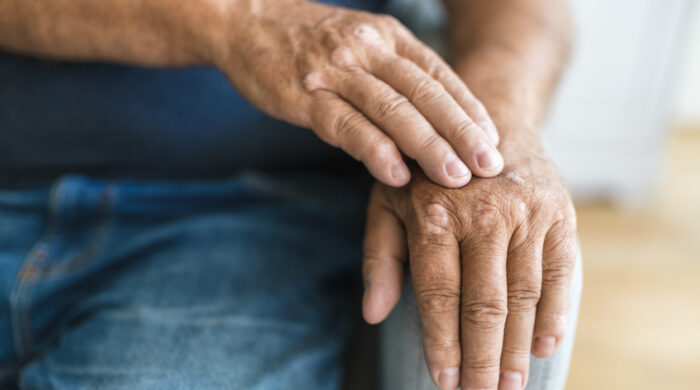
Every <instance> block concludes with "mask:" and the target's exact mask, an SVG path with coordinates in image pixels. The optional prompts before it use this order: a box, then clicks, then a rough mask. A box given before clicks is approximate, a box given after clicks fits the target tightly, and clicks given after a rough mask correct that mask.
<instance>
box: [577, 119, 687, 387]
mask: <svg viewBox="0 0 700 390" xmlns="http://www.w3.org/2000/svg"><path fill="white" fill-rule="evenodd" d="M668 155H669V157H668V164H667V167H666V172H667V173H666V175H665V178H664V180H663V185H662V186H661V188H660V189H659V193H658V194H657V196H656V200H655V201H654V202H653V204H652V205H651V206H649V207H648V208H646V209H644V210H636V211H633V210H621V209H619V208H615V207H611V206H606V205H603V204H580V205H578V206H577V210H578V216H579V232H580V235H581V243H582V248H583V257H584V270H585V276H584V293H583V301H582V306H581V316H580V324H579V329H578V332H577V339H576V347H575V352H574V358H573V362H572V368H571V374H570V376H569V382H568V387H567V389H568V390H601V389H603V390H604V389H616V390H617V389H634V390H645V389H650V390H651V389H654V390H698V389H700V131H684V132H679V133H677V134H676V135H675V136H674V137H673V139H672V141H671V143H670V145H669V153H668Z"/></svg>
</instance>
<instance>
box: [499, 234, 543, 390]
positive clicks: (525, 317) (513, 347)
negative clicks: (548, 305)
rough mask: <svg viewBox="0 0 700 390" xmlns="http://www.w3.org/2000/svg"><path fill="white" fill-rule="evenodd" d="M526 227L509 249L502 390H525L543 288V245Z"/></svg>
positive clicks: (512, 241)
mask: <svg viewBox="0 0 700 390" xmlns="http://www.w3.org/2000/svg"><path fill="white" fill-rule="evenodd" d="M543 240H544V232H542V233H540V234H535V232H531V231H528V229H527V228H525V227H524V226H523V227H521V228H519V229H516V231H515V233H514V234H513V237H512V238H511V241H510V247H509V249H508V263H507V267H506V269H507V280H508V316H507V317H506V328H505V332H504V336H503V351H502V352H501V377H500V381H499V387H498V388H499V390H522V389H523V387H525V383H527V377H528V372H529V369H530V347H531V343H532V332H533V329H534V327H535V314H536V312H537V302H538V301H539V298H540V288H541V286H542V241H543Z"/></svg>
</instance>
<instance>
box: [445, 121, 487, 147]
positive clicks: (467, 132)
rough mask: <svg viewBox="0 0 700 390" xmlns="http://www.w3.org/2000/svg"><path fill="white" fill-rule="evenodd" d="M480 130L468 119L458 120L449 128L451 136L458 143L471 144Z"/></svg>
mask: <svg viewBox="0 0 700 390" xmlns="http://www.w3.org/2000/svg"><path fill="white" fill-rule="evenodd" d="M480 132H481V129H479V126H478V125H477V124H476V123H474V121H472V120H469V119H466V120H463V121H460V122H459V123H458V124H457V125H456V126H455V127H453V128H452V129H451V130H450V133H451V135H452V137H453V138H454V139H455V141H456V142H458V143H460V144H473V143H474V139H475V138H477V137H478V136H479V133H480Z"/></svg>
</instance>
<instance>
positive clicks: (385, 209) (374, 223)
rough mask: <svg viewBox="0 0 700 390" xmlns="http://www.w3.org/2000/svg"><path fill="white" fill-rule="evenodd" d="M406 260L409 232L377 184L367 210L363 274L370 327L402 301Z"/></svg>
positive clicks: (363, 307) (365, 314)
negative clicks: (407, 235)
mask: <svg viewBox="0 0 700 390" xmlns="http://www.w3.org/2000/svg"><path fill="white" fill-rule="evenodd" d="M406 257H407V249H406V233H405V232H404V229H403V225H402V224H401V221H399V219H398V218H397V216H396V215H395V214H394V212H393V210H392V209H391V207H390V205H389V203H388V201H387V199H386V196H385V194H384V192H383V190H382V188H381V187H380V186H377V185H375V186H374V189H373V190H372V193H371V195H370V199H369V206H368V209H367V228H366V229H365V240H364V256H363V260H362V275H363V279H364V282H365V295H364V298H363V299H362V315H363V317H364V318H365V321H367V322H369V323H370V324H377V323H379V322H382V321H384V319H385V318H386V317H387V316H388V315H389V313H390V312H391V310H392V309H393V308H394V306H396V303H397V302H398V301H399V299H400V298H401V291H402V287H403V268H404V264H405V261H406Z"/></svg>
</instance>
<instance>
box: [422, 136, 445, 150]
mask: <svg viewBox="0 0 700 390" xmlns="http://www.w3.org/2000/svg"><path fill="white" fill-rule="evenodd" d="M419 145H420V146H419V148H420V150H421V151H422V153H421V154H429V151H431V150H435V149H437V148H440V147H441V146H442V137H440V135H439V134H437V133H434V132H432V133H429V134H427V135H425V136H423V139H422V140H420V141H419Z"/></svg>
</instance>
